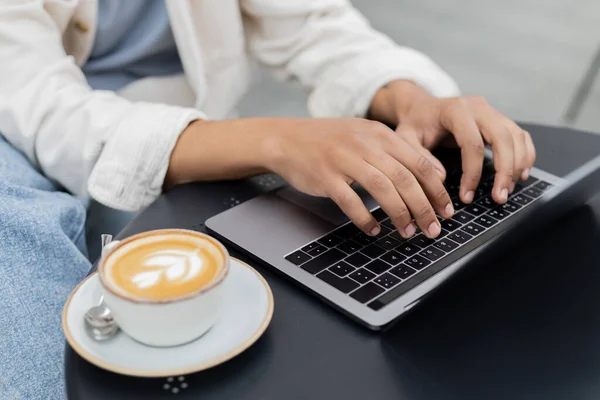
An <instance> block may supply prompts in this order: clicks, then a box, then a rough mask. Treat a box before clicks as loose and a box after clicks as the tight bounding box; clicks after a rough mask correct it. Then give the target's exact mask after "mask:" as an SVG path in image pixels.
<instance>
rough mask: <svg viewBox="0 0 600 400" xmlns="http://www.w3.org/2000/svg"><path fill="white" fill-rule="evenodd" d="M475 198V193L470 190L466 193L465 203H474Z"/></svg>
mask: <svg viewBox="0 0 600 400" xmlns="http://www.w3.org/2000/svg"><path fill="white" fill-rule="evenodd" d="M473 197H475V192H474V191H472V190H469V191H468V192H467V193H465V202H466V203H470V202H472V201H473Z"/></svg>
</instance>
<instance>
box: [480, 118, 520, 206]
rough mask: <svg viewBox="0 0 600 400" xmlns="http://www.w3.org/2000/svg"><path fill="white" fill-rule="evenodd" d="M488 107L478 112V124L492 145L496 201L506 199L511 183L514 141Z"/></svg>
mask: <svg viewBox="0 0 600 400" xmlns="http://www.w3.org/2000/svg"><path fill="white" fill-rule="evenodd" d="M498 122H499V121H498V118H496V117H495V115H494V114H493V113H491V112H490V111H489V109H484V110H481V111H480V112H479V113H478V126H479V129H480V131H481V134H482V135H483V137H484V138H485V140H486V141H487V142H488V143H490V144H491V145H492V152H493V154H494V169H495V170H496V176H495V178H494V188H493V189H492V197H493V199H494V201H495V202H496V203H499V204H504V203H506V202H507V201H508V193H509V192H510V188H511V184H512V183H513V170H514V143H513V136H512V134H511V133H510V131H509V130H508V128H506V126H505V125H504V124H501V123H498Z"/></svg>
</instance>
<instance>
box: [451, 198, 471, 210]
mask: <svg viewBox="0 0 600 400" xmlns="http://www.w3.org/2000/svg"><path fill="white" fill-rule="evenodd" d="M452 206H453V207H454V211H459V210H462V209H463V208H465V207H466V206H467V205H466V204H465V203H463V202H462V201H460V199H459V198H458V196H457V197H455V198H453V199H452Z"/></svg>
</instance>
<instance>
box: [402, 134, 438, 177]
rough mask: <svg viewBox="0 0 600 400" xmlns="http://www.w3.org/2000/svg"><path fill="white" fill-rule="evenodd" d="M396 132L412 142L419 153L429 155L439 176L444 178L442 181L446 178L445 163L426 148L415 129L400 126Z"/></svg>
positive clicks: (409, 142)
mask: <svg viewBox="0 0 600 400" xmlns="http://www.w3.org/2000/svg"><path fill="white" fill-rule="evenodd" d="M396 132H397V133H398V135H399V136H400V137H401V138H402V139H404V140H405V141H406V142H407V143H408V144H410V145H411V146H412V147H413V148H414V149H415V150H416V151H418V152H419V153H421V154H422V155H424V156H425V157H427V159H428V160H429V161H430V162H431V163H432V164H433V166H434V167H435V171H436V173H437V174H438V175H439V177H440V178H441V179H442V181H444V180H446V168H444V165H443V164H442V163H441V161H440V160H438V159H437V157H435V156H434V155H433V154H432V153H431V152H430V151H429V150H428V149H426V148H425V147H424V146H423V144H422V143H421V141H420V140H419V137H418V136H417V134H416V132H415V130H414V129H412V128H406V127H403V128H398V129H397V130H396Z"/></svg>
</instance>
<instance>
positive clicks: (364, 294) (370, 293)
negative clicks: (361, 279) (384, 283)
mask: <svg viewBox="0 0 600 400" xmlns="http://www.w3.org/2000/svg"><path fill="white" fill-rule="evenodd" d="M383 292H385V289H384V288H382V287H381V286H379V285H377V284H375V283H373V282H369V283H367V284H366V285H365V286H363V287H361V288H360V289H358V290H356V291H355V292H353V293H352V294H351V295H350V297H352V298H353V299H355V300H357V301H359V302H361V303H366V302H367V301H369V300H371V299H372V298H374V297H376V296H379V295H380V294H381V293H383Z"/></svg>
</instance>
